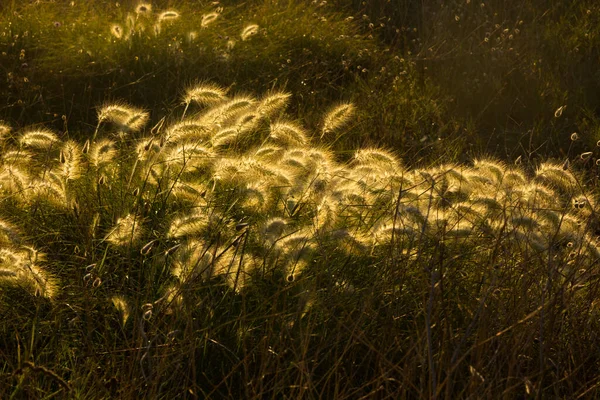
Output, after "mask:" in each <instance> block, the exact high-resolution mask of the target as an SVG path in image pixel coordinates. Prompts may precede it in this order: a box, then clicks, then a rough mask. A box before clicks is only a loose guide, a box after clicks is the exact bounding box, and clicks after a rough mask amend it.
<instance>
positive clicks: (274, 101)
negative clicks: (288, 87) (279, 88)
mask: <svg viewBox="0 0 600 400" xmlns="http://www.w3.org/2000/svg"><path fill="white" fill-rule="evenodd" d="M290 97H292V95H291V94H290V93H285V92H273V93H269V94H267V95H266V96H265V97H264V98H263V99H262V101H261V102H260V104H259V105H258V108H257V111H258V113H259V114H261V115H273V114H276V113H278V112H280V111H283V110H285V107H287V105H288V103H289V101H290Z"/></svg>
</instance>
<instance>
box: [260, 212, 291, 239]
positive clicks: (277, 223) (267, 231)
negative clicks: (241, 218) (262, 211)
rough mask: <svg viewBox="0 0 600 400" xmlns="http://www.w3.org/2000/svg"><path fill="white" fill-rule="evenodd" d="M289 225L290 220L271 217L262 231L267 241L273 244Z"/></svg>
mask: <svg viewBox="0 0 600 400" xmlns="http://www.w3.org/2000/svg"><path fill="white" fill-rule="evenodd" d="M287 226H288V222H287V221H286V220H285V219H282V218H277V217H276V218H271V219H268V220H267V221H266V222H265V223H264V225H263V227H262V229H261V233H262V235H263V237H264V239H265V240H266V241H267V242H269V243H271V244H273V243H275V242H276V241H277V239H279V238H280V237H281V235H283V232H284V231H285V228H286V227H287Z"/></svg>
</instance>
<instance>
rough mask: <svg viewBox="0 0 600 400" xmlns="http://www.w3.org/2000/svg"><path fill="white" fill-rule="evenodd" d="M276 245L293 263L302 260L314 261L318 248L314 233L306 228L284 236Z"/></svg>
mask: <svg viewBox="0 0 600 400" xmlns="http://www.w3.org/2000/svg"><path fill="white" fill-rule="evenodd" d="M276 247H277V248H278V250H279V251H280V252H281V255H282V256H283V257H284V258H285V259H286V260H287V261H288V262H291V263H296V262H298V261H300V260H303V261H307V262H310V261H312V258H313V256H314V252H315V250H316V247H315V243H314V241H313V235H312V233H311V232H310V231H309V229H306V228H305V229H302V230H300V231H298V232H296V233H294V234H291V235H288V236H285V237H283V238H282V239H280V240H279V241H278V242H277V244H276Z"/></svg>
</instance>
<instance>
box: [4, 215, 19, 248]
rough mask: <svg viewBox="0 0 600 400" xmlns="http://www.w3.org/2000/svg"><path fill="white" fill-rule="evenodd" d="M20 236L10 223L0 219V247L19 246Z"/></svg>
mask: <svg viewBox="0 0 600 400" xmlns="http://www.w3.org/2000/svg"><path fill="white" fill-rule="evenodd" d="M20 242H21V235H20V233H19V231H18V230H17V228H16V227H15V226H14V225H13V224H11V223H10V222H7V221H4V220H2V219H0V246H1V247H6V246H8V245H14V244H19V243H20Z"/></svg>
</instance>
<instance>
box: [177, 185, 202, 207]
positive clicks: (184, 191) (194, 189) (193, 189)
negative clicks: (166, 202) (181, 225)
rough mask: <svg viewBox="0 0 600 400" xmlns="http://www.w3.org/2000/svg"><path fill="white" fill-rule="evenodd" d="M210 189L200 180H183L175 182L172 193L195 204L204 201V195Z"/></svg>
mask: <svg viewBox="0 0 600 400" xmlns="http://www.w3.org/2000/svg"><path fill="white" fill-rule="evenodd" d="M207 191H208V189H207V187H206V186H204V185H202V184H201V183H198V182H182V181H181V180H179V181H177V182H175V184H173V188H172V189H171V194H172V195H173V196H174V197H175V198H178V199H182V200H185V201H189V202H190V203H192V204H194V205H198V204H200V203H201V202H204V200H203V199H204V197H205V196H206V192H207Z"/></svg>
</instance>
